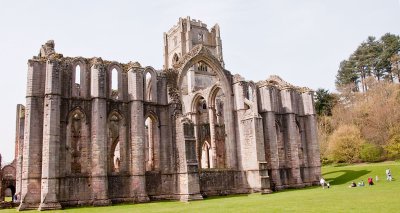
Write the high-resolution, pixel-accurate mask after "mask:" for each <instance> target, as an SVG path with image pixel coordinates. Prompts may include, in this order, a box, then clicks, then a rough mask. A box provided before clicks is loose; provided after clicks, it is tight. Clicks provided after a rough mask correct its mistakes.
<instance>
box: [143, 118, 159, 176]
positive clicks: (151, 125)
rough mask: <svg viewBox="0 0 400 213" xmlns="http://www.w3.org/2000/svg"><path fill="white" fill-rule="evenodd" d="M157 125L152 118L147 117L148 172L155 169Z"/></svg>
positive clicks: (146, 156)
mask: <svg viewBox="0 0 400 213" xmlns="http://www.w3.org/2000/svg"><path fill="white" fill-rule="evenodd" d="M155 128H156V125H155V122H154V120H153V119H152V118H151V117H147V119H146V121H145V139H146V141H145V158H146V160H145V161H146V171H153V170H154V169H155V152H154V151H155V140H156V129H155Z"/></svg>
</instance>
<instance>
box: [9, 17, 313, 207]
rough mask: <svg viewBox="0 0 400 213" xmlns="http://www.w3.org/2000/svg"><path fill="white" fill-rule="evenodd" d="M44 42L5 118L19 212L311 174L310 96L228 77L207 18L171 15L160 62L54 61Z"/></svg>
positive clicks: (264, 187)
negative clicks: (17, 110)
mask: <svg viewBox="0 0 400 213" xmlns="http://www.w3.org/2000/svg"><path fill="white" fill-rule="evenodd" d="M54 46H55V45H54V42H53V41H48V42H47V43H46V44H44V45H43V46H42V47H41V49H40V54H39V55H38V56H36V57H33V58H32V59H30V60H29V61H28V81H27V92H26V105H25V108H24V116H18V117H17V120H18V123H25V126H22V127H21V128H17V131H24V134H23V137H22V138H20V139H19V140H18V141H19V142H18V144H19V145H18V146H21V147H16V149H17V150H21V151H20V152H19V153H18V156H16V157H17V159H18V162H17V184H16V185H17V189H16V193H17V196H18V197H19V200H20V206H19V210H24V209H39V210H46V209H59V208H62V207H64V206H77V205H110V204H111V203H118V202H146V201H149V200H153V199H177V200H182V201H187V200H195V199H202V195H204V194H207V195H213V194H235V193H251V192H265V193H268V192H270V191H271V190H280V189H284V188H289V187H304V186H308V185H312V184H314V183H317V182H318V179H319V177H320V158H319V147H318V141H317V131H316V130H317V129H316V128H317V127H316V115H315V111H314V106H313V92H312V91H310V90H309V89H307V88H300V87H295V86H293V85H290V84H289V83H287V82H285V81H283V80H282V79H281V78H279V77H277V76H271V77H270V78H269V79H267V80H265V81H260V82H257V83H255V82H252V81H246V80H245V79H244V78H242V77H241V76H239V75H232V74H231V72H229V71H228V70H226V69H225V68H224V60H223V54H222V42H221V37H220V28H219V26H218V25H215V26H214V27H212V28H211V29H208V28H207V26H206V25H205V24H204V23H202V22H201V21H196V20H193V19H190V18H189V17H187V18H181V19H179V22H178V24H177V25H176V26H174V27H172V28H171V29H170V30H169V31H168V32H167V33H165V34H164V67H163V69H162V70H156V69H154V68H153V67H150V66H146V67H143V66H141V65H140V64H139V63H138V62H129V63H119V62H115V61H107V60H103V59H102V58H98V57H95V58H83V57H65V56H63V55H62V54H59V53H57V52H56V51H55V49H54ZM21 109H22V106H21ZM21 119H22V120H21ZM17 135H21V132H17Z"/></svg>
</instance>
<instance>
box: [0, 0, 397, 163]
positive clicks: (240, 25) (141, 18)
mask: <svg viewBox="0 0 400 213" xmlns="http://www.w3.org/2000/svg"><path fill="white" fill-rule="evenodd" d="M186 16H190V17H191V18H192V19H199V20H202V22H203V23H206V24H207V25H208V27H212V26H213V25H214V24H216V23H218V24H219V26H220V28H221V37H222V47H223V55H224V61H225V68H226V69H228V70H229V71H231V73H232V74H240V75H241V76H243V77H245V78H246V80H253V81H259V80H264V79H267V78H268V76H270V75H279V76H280V77H282V78H283V79H284V80H285V81H288V82H289V83H292V84H294V85H298V86H306V87H309V88H311V89H314V90H315V89H318V88H324V89H328V90H330V91H335V83H334V82H335V75H336V73H337V70H338V66H339V63H340V61H342V60H344V59H346V58H347V57H348V56H349V55H350V54H351V53H352V52H353V51H354V50H355V49H356V48H357V46H358V45H359V44H360V43H361V42H362V41H364V40H365V39H366V38H367V37H368V36H375V37H377V38H379V37H380V36H382V35H384V34H385V33H387V32H390V33H393V34H398V35H399V34H400V0H335V1H332V0H318V1H317V0H259V1H258V0H254V1H250V0H218V1H217V0H201V1H199V0H196V1H194V0H181V1H178V0H169V1H168V0H164V1H161V0H159V1H158V0H151V1H150V0H147V1H143V0H140V1H128V0H126V1H121V0H112V1H111V0H109V1H101V0H92V1H89V0H87V1H78V0H68V1H66V0H65V1H51V0H35V1H28V0H26V1H20V0H13V1H9V0H0V71H1V77H0V91H3V92H2V93H1V94H2V95H1V104H0V116H1V118H3V119H2V122H0V154H1V155H2V156H3V165H4V162H6V163H7V162H11V161H12V159H13V156H14V141H15V113H16V105H17V104H19V103H21V104H25V92H26V73H27V61H28V59H30V58H32V57H33V56H34V55H37V54H38V52H39V49H40V47H41V45H42V44H44V43H45V42H46V41H47V40H51V39H52V40H54V41H55V49H56V51H57V52H58V53H61V54H63V55H64V56H71V57H74V56H83V57H94V56H97V57H102V58H103V59H106V60H115V61H119V62H122V63H126V62H129V61H139V62H140V64H142V66H153V67H154V68H156V69H162V65H163V33H164V32H166V31H168V30H169V29H170V28H171V27H172V26H173V25H175V24H176V23H177V22H178V19H179V17H186Z"/></svg>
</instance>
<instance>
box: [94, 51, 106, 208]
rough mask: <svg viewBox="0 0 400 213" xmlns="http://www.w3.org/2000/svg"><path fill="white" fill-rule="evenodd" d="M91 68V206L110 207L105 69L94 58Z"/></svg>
mask: <svg viewBox="0 0 400 213" xmlns="http://www.w3.org/2000/svg"><path fill="white" fill-rule="evenodd" d="M92 63H93V64H92V67H91V96H92V119H91V126H92V128H91V130H92V132H91V133H92V134H91V135H92V173H91V179H92V184H91V187H92V192H93V198H92V199H93V205H94V206H104V205H110V204H111V201H110V200H109V199H108V178H107V156H108V153H107V103H106V89H107V87H106V85H105V70H104V69H105V68H104V66H103V63H102V60H101V58H96V59H94V60H93V62H92Z"/></svg>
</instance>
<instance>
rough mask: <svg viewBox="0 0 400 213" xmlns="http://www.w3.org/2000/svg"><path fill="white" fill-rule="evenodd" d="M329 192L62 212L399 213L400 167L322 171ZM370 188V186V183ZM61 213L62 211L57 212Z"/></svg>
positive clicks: (312, 190) (382, 165) (293, 192)
mask: <svg viewBox="0 0 400 213" xmlns="http://www.w3.org/2000/svg"><path fill="white" fill-rule="evenodd" d="M386 168H390V169H391V171H392V175H393V177H394V181H392V182H387V181H386V180H385V179H386V178H385V170H386ZM322 174H323V176H324V178H325V179H326V180H327V181H328V182H330V184H331V188H330V189H322V188H321V187H311V188H306V189H300V190H286V191H283V192H277V193H273V194H269V195H260V194H250V195H236V196H227V197H212V198H208V199H205V200H202V201H194V202H189V203H182V202H177V201H165V202H152V203H146V204H125V205H116V206H111V207H97V208H95V207H85V208H71V209H66V210H64V211H63V212H96V213H101V212H107V213H112V212H191V213H192V212H218V213H223V212H318V213H320V212H400V202H399V197H397V196H399V194H397V193H399V192H400V164H399V163H396V162H384V163H376V164H359V165H351V166H336V167H335V166H326V167H323V168H322ZM376 175H378V176H379V181H378V182H377V183H375V185H374V186H371V187H370V186H365V187H356V188H348V185H349V184H350V182H351V181H353V180H354V181H355V182H359V181H360V180H364V182H365V183H367V178H368V177H373V178H374V180H375V176H376ZM397 178H399V180H397ZM367 184H368V183H367ZM6 212H15V210H0V213H6ZM56 212H61V211H56Z"/></svg>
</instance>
